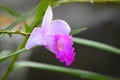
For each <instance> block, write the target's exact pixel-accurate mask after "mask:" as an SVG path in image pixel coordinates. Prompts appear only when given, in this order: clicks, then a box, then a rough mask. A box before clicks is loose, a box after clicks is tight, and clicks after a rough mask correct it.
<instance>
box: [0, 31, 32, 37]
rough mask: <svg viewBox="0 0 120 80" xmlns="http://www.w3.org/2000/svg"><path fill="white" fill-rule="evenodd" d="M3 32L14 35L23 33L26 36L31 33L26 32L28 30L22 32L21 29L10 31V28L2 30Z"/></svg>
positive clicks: (0, 32)
mask: <svg viewBox="0 0 120 80" xmlns="http://www.w3.org/2000/svg"><path fill="white" fill-rule="evenodd" d="M2 33H6V34H8V35H10V36H11V35H12V34H20V35H23V36H25V37H29V36H30V33H26V32H21V31H19V30H17V31H9V30H0V34H2Z"/></svg>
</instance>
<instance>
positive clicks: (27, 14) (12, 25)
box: [0, 8, 36, 38]
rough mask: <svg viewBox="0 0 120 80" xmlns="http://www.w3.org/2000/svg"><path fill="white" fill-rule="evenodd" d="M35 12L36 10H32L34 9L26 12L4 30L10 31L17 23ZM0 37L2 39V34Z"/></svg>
mask: <svg viewBox="0 0 120 80" xmlns="http://www.w3.org/2000/svg"><path fill="white" fill-rule="evenodd" d="M35 10H36V8H34V9H32V10H30V11H28V12H26V13H25V14H23V15H22V16H20V17H18V18H17V19H16V20H15V21H14V22H13V23H12V24H10V25H9V26H8V27H7V28H5V30H12V29H13V28H14V27H15V26H16V25H17V24H18V23H20V22H21V21H23V20H24V19H25V18H27V17H28V16H30V15H31V14H32V13H33V12H34V11H35ZM2 37H3V34H1V35H0V38H2Z"/></svg>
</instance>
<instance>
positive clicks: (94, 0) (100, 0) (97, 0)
mask: <svg viewBox="0 0 120 80" xmlns="http://www.w3.org/2000/svg"><path fill="white" fill-rule="evenodd" d="M75 2H83V3H85V2H86V3H120V0H59V1H56V3H54V4H55V5H60V4H66V3H75Z"/></svg>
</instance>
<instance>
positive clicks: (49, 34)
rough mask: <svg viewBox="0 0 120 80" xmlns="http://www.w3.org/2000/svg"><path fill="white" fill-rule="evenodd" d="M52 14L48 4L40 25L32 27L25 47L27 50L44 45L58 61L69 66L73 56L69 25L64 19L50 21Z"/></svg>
mask: <svg viewBox="0 0 120 80" xmlns="http://www.w3.org/2000/svg"><path fill="white" fill-rule="evenodd" d="M52 16H53V14H52V9H51V6H49V7H48V9H47V10H46V13H45V15H44V18H43V22H42V26H41V27H37V28H34V29H33V31H32V33H31V35H30V37H29V39H28V42H27V44H26V48H27V49H28V50H29V49H31V48H33V47H35V46H44V47H45V48H46V49H48V50H49V51H51V52H53V53H54V54H55V55H56V58H58V59H59V60H60V62H64V63H65V64H66V66H70V65H71V63H72V62H73V61H74V56H75V52H74V48H73V47H72V45H73V42H72V36H71V35H69V33H70V31H71V29H70V26H69V25H68V24H67V22H65V21H64V20H53V21H52Z"/></svg>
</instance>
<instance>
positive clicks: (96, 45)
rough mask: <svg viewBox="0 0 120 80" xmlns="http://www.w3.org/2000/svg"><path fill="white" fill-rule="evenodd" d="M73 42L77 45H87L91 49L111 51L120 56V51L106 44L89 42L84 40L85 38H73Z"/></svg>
mask: <svg viewBox="0 0 120 80" xmlns="http://www.w3.org/2000/svg"><path fill="white" fill-rule="evenodd" d="M73 41H74V42H75V43H78V44H81V45H86V46H90V47H94V48H97V49H101V50H105V51H109V52H112V53H116V54H120V49H118V48H116V47H113V46H110V45H107V44H104V43H100V42H96V41H92V40H87V39H83V38H76V37H73Z"/></svg>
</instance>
